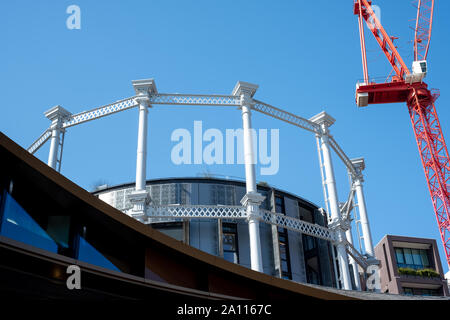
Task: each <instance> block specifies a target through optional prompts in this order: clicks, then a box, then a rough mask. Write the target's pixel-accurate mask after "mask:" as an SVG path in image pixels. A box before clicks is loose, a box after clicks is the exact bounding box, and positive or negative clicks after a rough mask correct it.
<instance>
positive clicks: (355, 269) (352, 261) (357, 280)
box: [345, 225, 361, 291]
mask: <svg viewBox="0 0 450 320" xmlns="http://www.w3.org/2000/svg"><path fill="white" fill-rule="evenodd" d="M345 236H346V238H347V241H348V242H349V243H350V244H351V245H353V236H352V226H351V225H349V227H348V229H347V231H346V232H345ZM348 259H349V260H350V264H351V265H352V267H353V277H354V279H355V285H356V290H358V291H361V279H360V278H359V270H358V264H357V263H356V261H355V259H353V258H352V257H351V256H349V257H348Z"/></svg>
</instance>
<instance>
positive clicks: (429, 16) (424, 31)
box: [414, 0, 434, 61]
mask: <svg viewBox="0 0 450 320" xmlns="http://www.w3.org/2000/svg"><path fill="white" fill-rule="evenodd" d="M416 1H417V20H416V29H415V36H414V60H415V61H419V60H426V59H427V55H428V49H429V47H430V40H431V29H432V27H433V11H434V0H416Z"/></svg>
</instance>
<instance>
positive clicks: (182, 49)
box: [0, 0, 450, 270]
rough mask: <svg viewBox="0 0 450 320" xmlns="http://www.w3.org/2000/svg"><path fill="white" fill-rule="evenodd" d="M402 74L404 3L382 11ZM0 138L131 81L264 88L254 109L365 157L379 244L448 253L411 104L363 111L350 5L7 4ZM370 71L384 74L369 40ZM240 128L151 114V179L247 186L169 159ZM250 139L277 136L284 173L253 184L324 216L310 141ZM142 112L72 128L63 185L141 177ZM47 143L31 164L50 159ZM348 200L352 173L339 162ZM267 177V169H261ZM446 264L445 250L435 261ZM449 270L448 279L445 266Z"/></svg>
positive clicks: (444, 8)
mask: <svg viewBox="0 0 450 320" xmlns="http://www.w3.org/2000/svg"><path fill="white" fill-rule="evenodd" d="M71 4H76V5H78V6H79V7H80V8H81V30H68V29H67V28H66V19H67V17H68V14H66V8H67V7H68V6H69V5H71ZM374 4H377V5H379V6H380V7H381V20H382V23H383V25H384V26H385V28H386V30H387V31H388V33H389V34H390V35H392V36H397V37H399V38H400V39H399V40H397V41H396V44H397V45H398V47H399V51H400V53H401V55H402V56H403V58H404V60H405V62H406V64H407V65H408V66H410V64H411V62H412V57H413V56H412V39H413V32H412V30H411V29H410V26H412V25H413V21H412V20H413V19H414V18H415V9H414V8H413V7H412V6H411V2H410V1H409V0H397V1H387V0H378V1H374ZM449 10H450V2H448V1H439V0H437V1H436V12H435V20H434V29H433V39H432V45H431V51H430V54H429V59H428V60H429V74H428V77H427V80H426V81H427V82H428V83H429V84H430V87H433V88H439V89H440V90H441V97H440V98H439V100H438V101H437V104H436V106H437V109H438V113H439V116H440V120H441V124H442V126H443V131H444V135H445V137H446V138H447V141H449V135H448V132H449V131H448V130H449V128H450V121H449V120H450V110H449V108H447V106H448V105H450V98H449V94H448V92H450V84H449V82H448V75H449V74H450V65H449V63H448V54H447V52H448V50H449V49H450V45H449V44H448V43H449V42H448V33H449V31H450V21H449V20H448V19H447V13H448V12H449ZM0 30H1V31H0V35H1V36H0V39H1V45H2V50H0V58H1V59H0V66H1V70H2V72H1V73H0V87H1V88H2V89H1V92H2V99H1V113H0V130H1V131H2V132H4V133H5V134H7V135H8V136H9V137H11V138H12V139H13V140H15V141H16V142H17V143H19V144H20V145H22V146H23V147H28V146H29V144H31V143H32V142H33V141H34V140H35V139H36V138H37V137H38V136H39V134H40V133H41V132H42V131H43V130H44V129H45V128H46V127H48V125H49V122H48V120H47V119H46V118H45V117H44V116H43V112H44V111H45V110H47V109H49V108H50V107H52V106H54V105H57V104H60V105H62V106H63V107H65V108H66V109H68V110H69V111H71V112H72V113H77V112H80V111H83V110H88V109H91V108H94V107H97V106H100V105H104V104H107V103H110V102H113V101H116V100H118V99H121V98H124V97H129V96H132V95H134V91H133V88H132V86H131V80H133V79H142V78H155V80H156V84H157V87H158V90H159V92H162V93H174V92H179V93H204V94H229V93H231V90H232V89H233V87H234V85H235V83H236V82H237V81H238V80H243V81H248V82H252V83H256V84H258V85H259V86H260V87H259V89H258V91H257V93H256V96H255V97H256V98H257V99H259V100H262V101H265V102H267V103H270V104H272V105H274V106H277V107H280V108H283V109H285V110H288V111H290V112H293V113H296V114H298V115H300V116H303V117H305V118H309V117H311V116H313V115H315V114H317V113H319V112H320V111H322V110H326V111H327V112H328V113H330V114H331V115H332V116H333V117H334V118H336V120H337V121H336V123H335V125H334V126H333V127H332V128H331V130H332V134H333V135H334V137H335V138H336V140H337V141H338V142H339V144H340V145H341V146H342V147H343V149H344V150H345V152H346V153H347V154H348V155H349V157H352V158H353V157H361V156H362V157H365V159H366V166H367V169H366V171H365V179H366V182H365V191H366V200H367V205H368V210H369V215H370V220H371V226H372V233H373V238H374V242H375V243H377V242H378V241H379V240H380V239H381V238H382V236H383V235H385V234H396V235H406V236H418V237H427V238H435V239H436V240H438V244H439V246H440V247H441V243H440V237H439V233H438V229H437V224H436V219H435V216H434V212H433V208H432V204H431V201H430V197H429V193H428V189H427V186H426V183H425V177H424V173H423V169H422V167H421V162H420V158H419V155H418V151H417V146H416V143H415V139H414V135H413V131H412V128H411V123H410V120H409V116H408V112H407V108H406V105H401V104H392V105H377V106H370V107H368V108H365V109H358V108H357V107H356V105H355V103H354V91H355V83H356V81H357V80H359V79H361V78H362V67H361V56H360V47H359V35H358V26H357V17H356V16H354V15H353V12H352V1H351V0H346V1H327V2H326V3H324V2H317V1H287V0H286V1H261V0H259V1H256V0H249V1H247V0H246V1H224V0H221V1H218V0H209V1H189V2H188V1H167V0H166V1H106V0H104V1H82V0H71V1H50V0H48V1H43V0H41V1H20V2H12V1H9V2H2V4H1V5H0ZM366 38H367V47H368V59H369V73H370V74H371V76H373V77H378V76H387V75H388V74H389V72H390V68H389V65H388V64H387V62H386V61H385V60H386V59H385V57H384V56H382V55H381V54H380V49H379V48H378V46H377V44H376V43H375V41H374V40H373V39H372V37H371V35H370V34H369V33H368V32H367V29H366ZM195 120H202V121H203V126H204V128H218V129H220V130H223V132H225V129H227V128H239V127H240V126H241V125H242V123H241V118H240V113H239V111H238V110H236V109H234V108H229V109H226V108H225V109H221V108H210V107H194V108H184V107H169V106H155V107H154V108H152V109H151V110H150V111H149V141H148V148H149V159H148V163H147V168H148V172H147V176H148V178H158V177H174V176H197V175H198V174H201V173H202V172H206V171H209V172H211V173H216V174H222V175H229V176H237V177H243V176H244V170H243V167H242V166H239V165H220V166H219V165H215V166H206V165H190V166H176V165H174V164H172V162H171V161H170V151H171V148H172V147H173V145H174V143H173V142H171V141H170V135H171V133H172V131H173V130H175V129H177V128H186V129H188V130H192V129H193V124H194V121H195ZM253 124H254V127H255V128H268V129H271V128H273V129H279V130H280V140H281V141H280V170H279V172H278V174H277V175H274V176H262V177H261V176H258V180H263V181H267V182H268V183H270V184H272V185H274V186H276V187H279V188H282V189H284V190H286V191H289V192H292V193H295V194H298V195H301V196H303V197H305V198H307V199H309V200H311V201H313V202H315V203H317V204H319V205H322V204H323V196H322V189H321V181H320V171H319V166H318V161H317V151H316V145H315V139H314V136H313V135H311V134H310V133H308V132H306V131H301V130H299V129H297V128H295V127H292V126H289V125H287V124H284V123H281V122H278V121H276V120H274V119H271V118H267V117H265V116H263V115H261V114H255V115H254V116H253ZM136 136H137V110H135V109H133V110H129V111H126V112H123V113H120V114H116V115H113V116H111V117H109V118H104V119H102V120H98V121H95V122H90V123H86V124H83V125H81V126H78V127H74V128H70V129H69V130H68V132H67V134H66V140H65V142H66V143H65V148H64V158H63V166H62V173H63V174H64V175H66V176H67V177H68V178H70V179H72V180H73V181H75V182H76V183H78V184H79V185H81V186H82V187H84V188H86V189H88V190H90V189H91V188H92V187H93V186H94V185H95V183H96V182H98V181H99V180H103V181H106V182H107V183H108V184H118V183H124V182H130V181H133V180H134V176H135V161H136V160H135V157H136V143H137V141H136ZM47 154H48V145H47V146H45V147H43V148H42V149H41V150H40V151H39V152H38V153H37V156H38V157H39V158H40V159H42V160H43V161H46V160H47ZM333 159H334V164H335V169H336V176H337V182H338V190H339V196H340V200H341V201H345V199H346V197H347V193H348V182H347V175H346V170H345V168H344V167H343V165H342V164H341V163H339V162H338V158H337V157H336V156H334V158H333ZM258 172H259V170H258ZM440 254H441V260H442V261H443V262H444V261H445V260H444V252H443V250H442V249H441V251H440ZM443 264H444V266H443V267H444V269H445V270H448V267H447V266H446V265H445V262H444V263H443Z"/></svg>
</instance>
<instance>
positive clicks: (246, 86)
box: [231, 81, 259, 109]
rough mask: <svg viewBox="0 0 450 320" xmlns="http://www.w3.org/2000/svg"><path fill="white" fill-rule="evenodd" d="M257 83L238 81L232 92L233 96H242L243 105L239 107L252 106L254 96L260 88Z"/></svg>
mask: <svg viewBox="0 0 450 320" xmlns="http://www.w3.org/2000/svg"><path fill="white" fill-rule="evenodd" d="M258 87H259V86H258V85H257V84H252V83H249V82H244V81H238V82H237V83H236V85H235V86H234V89H233V92H232V93H231V94H232V95H233V96H240V97H241V105H240V107H239V108H238V109H241V108H242V106H248V107H251V106H252V105H253V104H254V102H253V99H252V98H253V96H254V95H255V92H256V90H258Z"/></svg>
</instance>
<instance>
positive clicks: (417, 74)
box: [354, 0, 450, 266]
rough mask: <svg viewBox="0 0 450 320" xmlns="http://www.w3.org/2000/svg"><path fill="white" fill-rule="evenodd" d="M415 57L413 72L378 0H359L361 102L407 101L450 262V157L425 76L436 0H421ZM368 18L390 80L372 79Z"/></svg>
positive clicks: (356, 7)
mask: <svg viewBox="0 0 450 320" xmlns="http://www.w3.org/2000/svg"><path fill="white" fill-rule="evenodd" d="M417 5H418V11H417V21H416V27H415V40H414V62H413V66H412V72H411V71H410V70H409V69H408V67H407V66H406V64H405V63H404V61H403V59H402V57H401V56H400V54H399V53H398V51H397V49H396V47H395V46H394V44H393V42H392V38H391V37H390V36H389V35H388V33H387V32H386V31H385V29H384V28H383V26H382V25H381V22H380V21H379V19H378V18H377V16H376V15H375V12H374V11H373V9H372V1H367V0H355V2H354V14H355V15H358V17H359V31H360V40H361V52H362V60H363V72H364V82H363V83H359V84H357V86H356V103H357V105H358V107H365V106H367V105H369V104H380V103H397V102H404V103H406V105H407V107H408V111H409V115H410V119H411V124H412V126H413V130H414V135H415V138H416V142H417V146H418V149H419V154H420V158H421V161H422V165H423V168H424V172H425V177H426V180H427V183H428V189H429V192H430V196H431V201H432V204H433V209H434V212H435V215H436V219H437V223H438V228H439V232H440V235H441V240H442V243H443V245H444V252H445V255H446V260H447V264H448V265H449V266H450V201H449V194H450V192H449V182H450V158H449V154H448V149H447V145H446V143H445V140H444V135H443V134H442V129H441V125H440V123H439V118H438V115H437V113H436V108H435V105H434V102H435V101H436V99H437V98H438V96H439V93H438V91H434V90H429V89H428V85H427V84H426V83H425V82H423V79H424V77H425V76H426V73H427V61H426V58H427V55H428V50H429V46H430V40H431V30H432V23H433V10H434V0H417ZM362 21H365V22H366V24H367V26H368V28H369V30H370V31H371V32H372V34H373V36H374V37H375V40H376V41H377V42H378V44H379V46H380V48H381V50H382V52H383V53H384V54H385V56H386V58H387V59H388V62H389V63H390V65H391V66H392V68H393V70H394V72H395V75H394V76H392V77H391V78H390V79H387V81H386V82H385V83H375V82H372V81H371V80H370V78H369V76H368V72H367V70H368V68H367V58H366V48H365V40H364V31H363V26H362Z"/></svg>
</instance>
